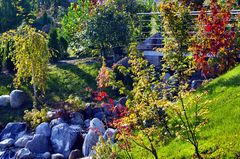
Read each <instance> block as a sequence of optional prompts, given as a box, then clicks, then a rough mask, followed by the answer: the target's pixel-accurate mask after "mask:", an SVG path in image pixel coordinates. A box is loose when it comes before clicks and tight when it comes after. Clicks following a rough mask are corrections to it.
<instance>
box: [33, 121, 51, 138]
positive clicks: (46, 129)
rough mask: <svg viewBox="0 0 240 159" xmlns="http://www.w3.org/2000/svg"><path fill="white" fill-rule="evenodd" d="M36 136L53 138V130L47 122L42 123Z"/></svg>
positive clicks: (37, 129)
mask: <svg viewBox="0 0 240 159" xmlns="http://www.w3.org/2000/svg"><path fill="white" fill-rule="evenodd" d="M36 134H41V135H44V136H46V137H50V136H51V128H50V126H49V124H48V123H47V122H45V123H41V124H40V125H38V126H37V128H36Z"/></svg>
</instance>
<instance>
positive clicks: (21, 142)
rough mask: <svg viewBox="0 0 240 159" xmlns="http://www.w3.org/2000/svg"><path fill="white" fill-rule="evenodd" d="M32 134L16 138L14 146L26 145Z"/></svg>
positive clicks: (21, 146)
mask: <svg viewBox="0 0 240 159" xmlns="http://www.w3.org/2000/svg"><path fill="white" fill-rule="evenodd" d="M32 139H33V136H30V135H24V136H23V137H20V138H19V139H17V141H16V142H15V143H14V145H15V147H20V148H23V147H25V146H26V144H27V142H28V141H30V140H32Z"/></svg>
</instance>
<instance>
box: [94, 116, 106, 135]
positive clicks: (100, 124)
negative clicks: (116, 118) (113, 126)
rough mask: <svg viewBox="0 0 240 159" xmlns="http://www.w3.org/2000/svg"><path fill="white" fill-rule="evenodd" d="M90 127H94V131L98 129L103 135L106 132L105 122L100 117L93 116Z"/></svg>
mask: <svg viewBox="0 0 240 159" xmlns="http://www.w3.org/2000/svg"><path fill="white" fill-rule="evenodd" d="M90 129H92V130H94V131H98V132H99V133H101V134H102V135H103V134H104V133H105V126H104V124H103V122H102V121H101V120H99V119H98V118H93V119H92V120H91V121H90Z"/></svg>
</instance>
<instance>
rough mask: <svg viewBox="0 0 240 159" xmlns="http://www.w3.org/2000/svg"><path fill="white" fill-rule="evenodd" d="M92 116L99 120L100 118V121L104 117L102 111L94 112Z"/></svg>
mask: <svg viewBox="0 0 240 159" xmlns="http://www.w3.org/2000/svg"><path fill="white" fill-rule="evenodd" d="M93 117H94V118H98V119H99V120H102V121H104V120H105V118H106V117H105V114H104V112H98V113H96V114H94V115H93Z"/></svg>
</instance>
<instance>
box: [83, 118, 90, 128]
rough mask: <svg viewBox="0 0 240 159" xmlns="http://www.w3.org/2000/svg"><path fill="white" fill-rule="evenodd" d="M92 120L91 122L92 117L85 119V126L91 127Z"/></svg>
mask: <svg viewBox="0 0 240 159" xmlns="http://www.w3.org/2000/svg"><path fill="white" fill-rule="evenodd" d="M90 122H91V120H90V119H87V120H85V121H84V127H85V128H89V126H90Z"/></svg>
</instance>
